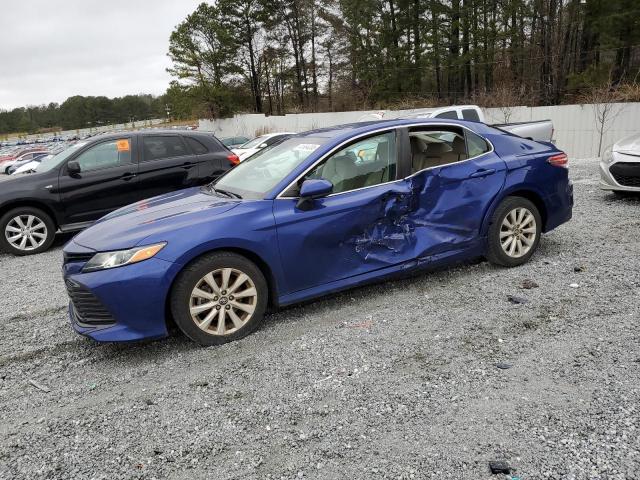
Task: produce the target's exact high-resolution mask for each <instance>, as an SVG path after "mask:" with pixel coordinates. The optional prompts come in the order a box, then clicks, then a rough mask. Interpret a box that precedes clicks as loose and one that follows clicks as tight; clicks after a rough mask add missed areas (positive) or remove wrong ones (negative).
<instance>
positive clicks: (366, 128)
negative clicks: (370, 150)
mask: <svg viewBox="0 0 640 480" xmlns="http://www.w3.org/2000/svg"><path fill="white" fill-rule="evenodd" d="M434 124H435V125H442V124H446V125H459V126H464V127H467V128H469V129H470V130H472V131H474V132H478V133H483V132H485V131H486V129H488V128H489V127H487V125H485V124H483V123H479V122H468V121H464V120H454V119H448V118H447V119H443V118H395V119H388V120H371V121H366V122H357V123H347V124H345V125H336V126H333V127H325V128H318V129H315V130H309V131H307V132H302V133H298V134H297V135H296V137H319V138H335V139H336V140H338V139H342V137H344V138H345V139H348V138H349V137H352V136H357V135H360V134H364V133H368V132H373V131H376V130H379V129H381V128H385V127H388V128H395V127H402V126H405V125H411V126H414V125H416V126H419V125H425V126H426V125H434Z"/></svg>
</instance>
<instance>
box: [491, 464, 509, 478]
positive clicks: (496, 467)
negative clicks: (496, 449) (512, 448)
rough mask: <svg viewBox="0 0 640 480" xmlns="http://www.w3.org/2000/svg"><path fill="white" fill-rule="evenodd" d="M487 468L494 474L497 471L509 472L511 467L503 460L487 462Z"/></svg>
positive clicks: (497, 472)
mask: <svg viewBox="0 0 640 480" xmlns="http://www.w3.org/2000/svg"><path fill="white" fill-rule="evenodd" d="M489 470H491V473H493V474H494V475H497V474H499V473H506V474H509V473H511V467H510V466H509V464H508V463H507V462H504V461H495V462H489Z"/></svg>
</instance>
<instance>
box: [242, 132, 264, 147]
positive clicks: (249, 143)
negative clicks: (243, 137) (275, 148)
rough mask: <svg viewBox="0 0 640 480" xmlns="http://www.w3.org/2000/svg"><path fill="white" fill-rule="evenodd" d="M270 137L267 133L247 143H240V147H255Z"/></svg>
mask: <svg viewBox="0 0 640 480" xmlns="http://www.w3.org/2000/svg"><path fill="white" fill-rule="evenodd" d="M269 138H270V137H268V136H267V135H262V136H261V137H257V138H254V139H253V140H249V141H248V142H247V143H244V144H242V145H240V146H239V147H238V148H255V147H257V146H258V145H260V144H261V143H263V142H266V141H267V140H268V139H269Z"/></svg>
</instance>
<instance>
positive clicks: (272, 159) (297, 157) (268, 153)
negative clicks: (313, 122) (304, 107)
mask: <svg viewBox="0 0 640 480" xmlns="http://www.w3.org/2000/svg"><path fill="white" fill-rule="evenodd" d="M326 141H327V139H326V138H310V137H302V138H297V137H294V138H289V139H287V140H285V141H283V142H282V143H279V144H277V145H274V146H272V147H270V148H265V149H264V150H260V151H259V152H258V153H256V154H255V155H252V156H251V157H250V158H248V159H247V160H245V161H244V162H241V163H240V164H239V165H238V166H237V167H235V168H233V169H232V170H229V172H228V173H227V174H226V175H224V176H223V177H222V178H220V180H218V181H217V182H215V183H214V184H213V186H214V188H215V189H216V190H223V191H226V192H229V193H231V194H234V195H239V196H241V197H242V198H252V199H259V198H264V196H265V195H266V194H267V193H269V192H270V191H271V190H273V188H274V187H275V186H276V185H277V184H278V183H280V182H281V181H282V180H284V178H285V177H286V176H287V175H289V174H290V173H291V171H292V170H293V169H294V168H296V167H297V166H298V165H300V164H301V163H302V162H303V161H304V160H305V159H306V158H307V157H308V156H309V155H311V153H312V152H313V151H314V150H316V149H317V148H318V147H320V145H322V144H323V143H324V142H326Z"/></svg>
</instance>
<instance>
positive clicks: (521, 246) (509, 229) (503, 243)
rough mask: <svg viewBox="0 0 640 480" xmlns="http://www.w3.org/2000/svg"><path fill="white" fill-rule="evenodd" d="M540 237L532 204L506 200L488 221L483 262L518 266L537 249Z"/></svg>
mask: <svg viewBox="0 0 640 480" xmlns="http://www.w3.org/2000/svg"><path fill="white" fill-rule="evenodd" d="M541 233H542V219H541V217H540V212H539V211H538V209H537V207H536V206H535V205H534V204H533V202H531V201H530V200H527V199H526V198H522V197H507V198H506V199H504V201H503V202H502V203H501V204H500V205H499V206H498V208H497V209H496V211H495V212H494V213H493V217H492V219H491V226H490V227H489V235H488V239H487V241H488V246H487V259H488V260H489V261H490V262H491V263H495V264H497V265H502V266H504V267H516V266H518V265H522V264H523V263H526V262H527V261H528V260H529V259H530V258H531V256H532V255H533V253H534V252H535V251H536V249H537V248H538V244H539V243H540V235H541Z"/></svg>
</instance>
